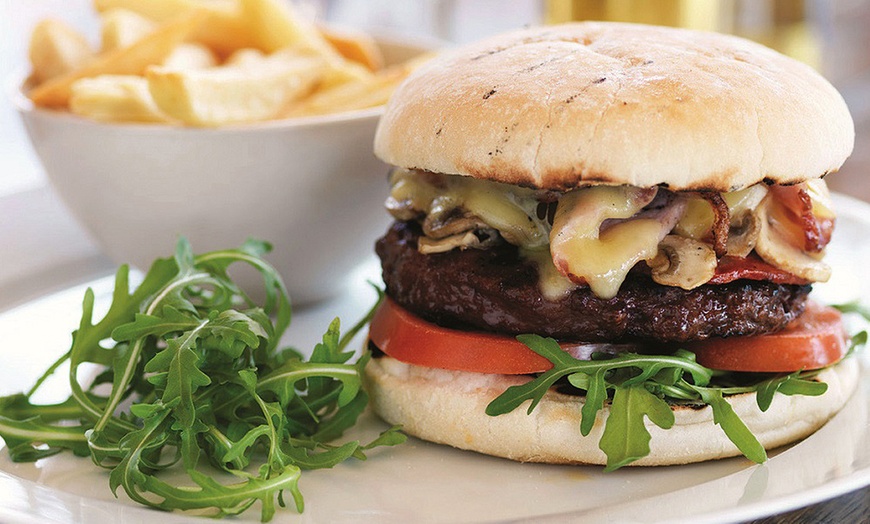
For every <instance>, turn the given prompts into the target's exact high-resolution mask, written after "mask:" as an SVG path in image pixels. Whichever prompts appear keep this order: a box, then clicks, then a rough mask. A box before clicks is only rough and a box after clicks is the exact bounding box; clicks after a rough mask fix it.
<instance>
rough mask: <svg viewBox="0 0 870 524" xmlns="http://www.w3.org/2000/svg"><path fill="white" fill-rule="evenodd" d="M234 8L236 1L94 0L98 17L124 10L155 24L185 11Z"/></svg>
mask: <svg viewBox="0 0 870 524" xmlns="http://www.w3.org/2000/svg"><path fill="white" fill-rule="evenodd" d="M236 6H237V4H236V0H94V9H95V10H96V11H97V12H98V13H100V15H103V14H105V13H106V12H108V11H112V10H114V9H124V10H126V11H132V12H134V13H137V14H140V15H142V16H143V17H145V18H148V19H149V20H152V21H154V22H157V23H162V22H168V21H169V20H172V19H173V18H175V17H177V16H178V15H179V14H181V13H184V12H187V11H193V10H197V9H201V10H215V11H221V10H222V11H232V10H234V9H236Z"/></svg>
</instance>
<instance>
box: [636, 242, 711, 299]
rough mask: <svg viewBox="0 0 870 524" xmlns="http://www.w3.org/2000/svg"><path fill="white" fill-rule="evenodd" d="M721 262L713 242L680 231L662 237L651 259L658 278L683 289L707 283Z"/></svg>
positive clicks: (653, 274) (653, 276) (664, 282)
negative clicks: (678, 234)
mask: <svg viewBox="0 0 870 524" xmlns="http://www.w3.org/2000/svg"><path fill="white" fill-rule="evenodd" d="M717 263H718V261H717V259H716V252H715V251H714V250H713V248H712V247H711V246H710V245H709V244H706V243H704V242H699V241H697V240H692V239H691V238H686V237H681V236H677V235H668V236H666V237H665V238H664V239H662V241H661V242H660V243H659V251H658V254H657V255H656V256H655V257H654V258H653V259H652V260H649V261H648V262H647V264H648V265H649V267H650V269H651V270H652V279H653V280H654V281H656V282H657V283H659V284H662V285H664V286H674V287H679V288H682V289H694V288H696V287H698V286H700V285H702V284H705V283H707V282H708V281H709V280H710V279H711V278H713V275H714V274H716V265H717Z"/></svg>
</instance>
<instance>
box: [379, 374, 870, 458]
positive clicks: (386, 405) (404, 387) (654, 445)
mask: <svg viewBox="0 0 870 524" xmlns="http://www.w3.org/2000/svg"><path fill="white" fill-rule="evenodd" d="M365 372H366V388H367V390H368V392H369V394H370V395H371V405H372V407H373V409H374V411H375V412H376V413H377V414H378V415H380V417H381V418H383V419H384V420H386V421H387V422H389V423H390V424H401V425H402V429H403V431H405V432H406V433H408V434H410V435H414V436H416V437H419V438H421V439H423V440H428V441H432V442H437V443H440V444H448V445H451V446H454V447H457V448H461V449H466V450H472V451H478V452H480V453H485V454H488V455H495V456H498V457H505V458H509V459H513V460H518V461H522V462H545V463H552V464H602V465H603V464H606V462H607V457H606V456H605V455H604V453H603V452H602V451H601V450H600V449H598V441H599V439H600V438H601V433H602V431H603V430H604V421H605V419H606V417H607V416H608V413H609V411H608V410H609V408H608V407H607V406H605V408H603V409H602V410H601V411H600V412H599V413H598V416H597V418H596V421H595V426H594V427H593V429H592V432H591V433H590V434H589V435H588V436H586V437H583V436H581V435H580V407H581V402H582V399H581V398H580V397H575V396H570V395H565V394H561V393H557V392H555V391H554V390H550V391H548V392H547V393H546V394H545V395H544V398H543V400H542V401H541V403H540V404H539V405H538V406H537V407H536V408H535V410H534V411H533V412H532V413H531V414H527V413H526V411H527V409H528V405H527V404H523V405H522V406H520V407H519V408H517V409H516V410H514V411H512V412H510V413H507V414H504V415H499V416H496V417H492V416H489V415H487V414H486V413H485V409H486V406H487V404H489V402H490V401H492V399H494V398H495V397H497V396H498V395H499V394H501V393H502V392H503V391H504V390H505V389H507V388H508V387H509V386H511V385H514V384H521V383H523V382H524V381H527V380H530V379H529V378H528V377H522V376H509V375H490V374H482V373H468V372H463V371H448V370H442V369H434V368H426V367H420V366H414V365H410V364H405V363H402V362H399V361H398V360H395V359H393V358H390V357H381V358H374V359H372V360H371V361H370V362H369V363H368V364H367V366H366V370H365ZM819 380H821V381H823V382H825V383H827V384H828V390H827V392H825V394H824V395H821V396H817V397H809V396H802V395H794V396H785V395H781V394H777V395H776V396H775V397H774V400H773V403H772V404H771V406H770V408H769V409H768V410H767V411H766V412H762V411H761V410H760V409H759V408H758V406H757V404H756V400H755V394H754V393H752V394H742V395H734V396H731V397H726V398H727V399H728V402H730V403H731V405H732V407H733V408H734V411H735V412H736V413H737V415H738V416H739V417H740V418H741V419H742V420H743V422H745V423H746V425H747V426H748V427H749V429H750V430H751V431H752V433H753V434H755V436H756V437H757V438H758V440H759V441H760V442H761V444H762V445H763V446H764V447H765V448H767V449H771V448H775V447H778V446H782V445H785V444H788V443H791V442H794V441H797V440H799V439H802V438H804V437H806V436H808V435H810V434H811V433H813V432H814V431H816V430H817V429H819V428H820V427H821V426H822V425H823V424H824V423H825V422H827V421H828V420H829V419H830V418H831V417H832V416H834V414H836V413H837V412H838V411H839V410H840V408H842V407H843V405H844V404H845V403H846V401H847V400H848V399H849V397H850V396H851V394H852V392H853V391H854V389H855V386H856V385H857V382H858V363H857V362H856V359H854V358H848V359H846V360H844V361H843V362H841V363H839V364H837V365H836V366H834V367H832V368H829V369H826V370H825V371H823V372H822V373H821V374H820V375H819ZM672 409H673V410H674V415H675V419H676V421H675V423H674V426H673V427H672V428H670V429H668V430H663V429H661V428H659V427H658V426H655V425H654V424H652V423H651V422H649V421H646V427H647V430H649V432H650V435H651V437H652V438H651V440H650V454H649V455H648V456H646V457H644V458H642V459H640V460H638V461H636V462H633V463H631V465H635V466H659V465H672V464H686V463H690V462H700V461H704V460H712V459H719V458H724V457H731V456H735V455H739V454H740V451H738V449H737V448H736V447H735V446H734V444H733V443H732V442H731V441H730V440H728V437H726V436H725V433H724V432H723V431H722V429H721V428H720V427H719V426H717V425H715V424H714V423H713V412H712V408H710V407H709V406H706V407H703V408H700V409H694V408H691V407H685V406H684V407H673V408H672Z"/></svg>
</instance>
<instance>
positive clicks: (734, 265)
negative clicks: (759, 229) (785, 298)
mask: <svg viewBox="0 0 870 524" xmlns="http://www.w3.org/2000/svg"><path fill="white" fill-rule="evenodd" d="M740 279H745V280H767V281H770V282H773V283H775V284H798V285H804V284H809V283H810V281H809V280H806V279H803V278H800V277H798V276H796V275H793V274H791V273H789V272H788V271H785V270H782V269H779V268H777V267H775V266H772V265H770V264H768V263H767V262H765V261H764V260H761V258H760V257H759V256H757V255H755V254H754V253H752V254H750V255H749V256H746V257H734V256H730V255H726V256H724V257H722V258H720V259H719V265H718V266H717V267H716V274H715V275H713V278H711V279H710V281H709V282H707V283H708V284H727V283H728V282H732V281H734V280H740Z"/></svg>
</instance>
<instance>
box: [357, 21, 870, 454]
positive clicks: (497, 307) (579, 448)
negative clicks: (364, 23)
mask: <svg viewBox="0 0 870 524" xmlns="http://www.w3.org/2000/svg"><path fill="white" fill-rule="evenodd" d="M853 143H854V126H853V123H852V119H851V117H850V115H849V112H848V110H847V108H846V106H845V104H844V102H843V99H842V97H841V96H840V95H839V94H838V93H837V91H836V90H835V89H834V88H833V87H832V86H831V85H830V84H829V83H828V82H827V81H826V80H825V79H824V78H822V77H821V76H820V75H819V74H818V73H816V72H815V71H814V70H813V69H812V68H810V67H808V66H806V65H804V64H801V63H800V62H797V61H796V60H793V59H791V58H788V57H785V56H783V55H780V54H778V53H776V52H775V51H773V50H770V49H768V48H765V47H763V46H761V45H759V44H755V43H752V42H749V41H746V40H743V39H740V38H736V37H732V36H725V35H719V34H713V33H704V32H698V31H689V30H682V29H674V28H663V27H651V26H642V25H632V24H618V23H604V22H582V23H574V24H567V25H561V26H550V27H540V28H531V29H526V30H522V31H516V32H513V33H509V34H506V35H501V36H496V37H493V38H490V39H487V40H484V41H482V42H480V43H476V44H471V45H469V46H465V47H462V48H458V49H455V50H452V51H448V52H446V53H444V54H442V55H441V56H439V57H436V58H434V59H433V60H432V61H430V62H428V63H427V64H425V65H424V66H422V67H421V68H419V69H418V70H417V71H415V72H414V73H413V74H412V75H411V76H410V77H409V78H408V79H407V81H406V82H405V83H403V84H402V85H401V86H400V87H399V88H398V89H397V91H396V92H395V94H394V96H393V97H392V98H391V100H390V102H389V103H388V105H387V107H386V110H385V113H384V115H383V117H382V119H381V121H380V123H379V126H378V130H377V133H376V137H375V153H376V155H377V156H378V157H379V158H381V159H382V160H384V161H385V162H387V163H389V164H392V165H393V166H394V169H393V170H392V173H391V175H390V185H391V189H390V195H389V197H388V198H387V201H386V208H387V210H388V211H389V213H390V214H391V215H392V216H393V218H395V219H396V222H395V223H394V224H393V225H392V226H391V227H390V229H389V230H388V231H387V233H386V235H385V236H384V237H383V238H381V239H380V240H379V241H378V242H377V245H376V251H377V254H378V256H379V257H380V258H381V264H382V269H383V278H384V283H385V284H386V295H387V297H388V298H387V299H386V300H384V301H383V302H382V303H381V304H380V306H379V307H378V309H377V310H376V311H375V312H374V313H373V317H372V322H371V329H370V331H369V344H370V347H371V348H372V353H373V358H372V360H371V362H370V363H369V364H368V366H367V367H366V374H367V380H368V388H369V392H370V395H371V399H372V405H373V408H374V411H375V412H376V413H378V414H379V415H380V416H381V417H382V418H384V419H385V420H386V421H388V422H390V423H393V424H401V425H402V426H403V428H404V430H405V431H407V432H408V433H409V434H411V435H415V436H418V437H420V438H423V439H425V440H430V441H433V442H439V443H444V444H450V445H452V446H455V447H459V448H462V449H469V450H475V451H479V452H482V453H488V454H492V455H496V456H501V457H506V458H511V459H514V460H520V461H535V462H552V463H584V464H587V463H588V464H605V465H606V469H607V470H612V469H616V468H619V467H622V466H625V465H629V464H633V465H665V464H685V463H689V462H695V461H701V460H711V459H716V458H722V457H728V456H733V455H736V454H739V453H743V454H744V455H745V456H746V457H748V458H750V459H751V460H754V461H756V462H763V461H764V460H766V458H767V455H766V452H765V449H769V448H772V447H776V446H781V445H784V444H787V443H790V442H794V441H795V440H797V439H800V438H804V437H806V436H807V435H810V434H811V433H812V432H814V431H816V430H817V429H818V428H819V427H821V426H822V425H823V424H824V423H825V422H826V421H827V420H828V419H829V418H830V417H832V416H833V415H834V414H835V413H836V412H837V411H838V410H840V409H841V408H842V406H843V405H844V403H845V402H846V400H847V399H848V398H849V396H850V395H851V393H852V391H853V390H854V389H855V385H856V383H857V379H856V377H857V371H856V363H855V362H854V359H848V358H845V357H847V356H848V355H849V354H850V346H849V341H848V337H846V335H845V330H844V328H843V322H842V317H841V313H840V312H839V311H837V310H836V309H835V308H832V307H829V306H823V305H820V304H818V303H816V302H814V301H813V300H812V297H811V296H810V290H811V287H812V285H813V284H814V283H817V282H824V281H826V280H828V278H829V277H830V275H831V267H830V266H829V265H827V264H826V263H825V261H824V256H825V250H826V246H827V245H828V243H829V242H830V240H831V235H832V232H833V230H834V226H835V223H836V213H835V205H834V204H835V201H834V200H832V199H831V196H830V194H829V192H828V190H827V186H826V185H825V181H824V180H823V179H822V178H823V177H824V176H825V175H827V174H829V173H831V172H834V171H837V170H838V169H839V168H840V166H841V165H842V163H843V162H844V161H845V159H846V158H847V157H848V155H849V154H850V152H851V151H852V147H853ZM855 340H860V339H859V338H856V339H855Z"/></svg>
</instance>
